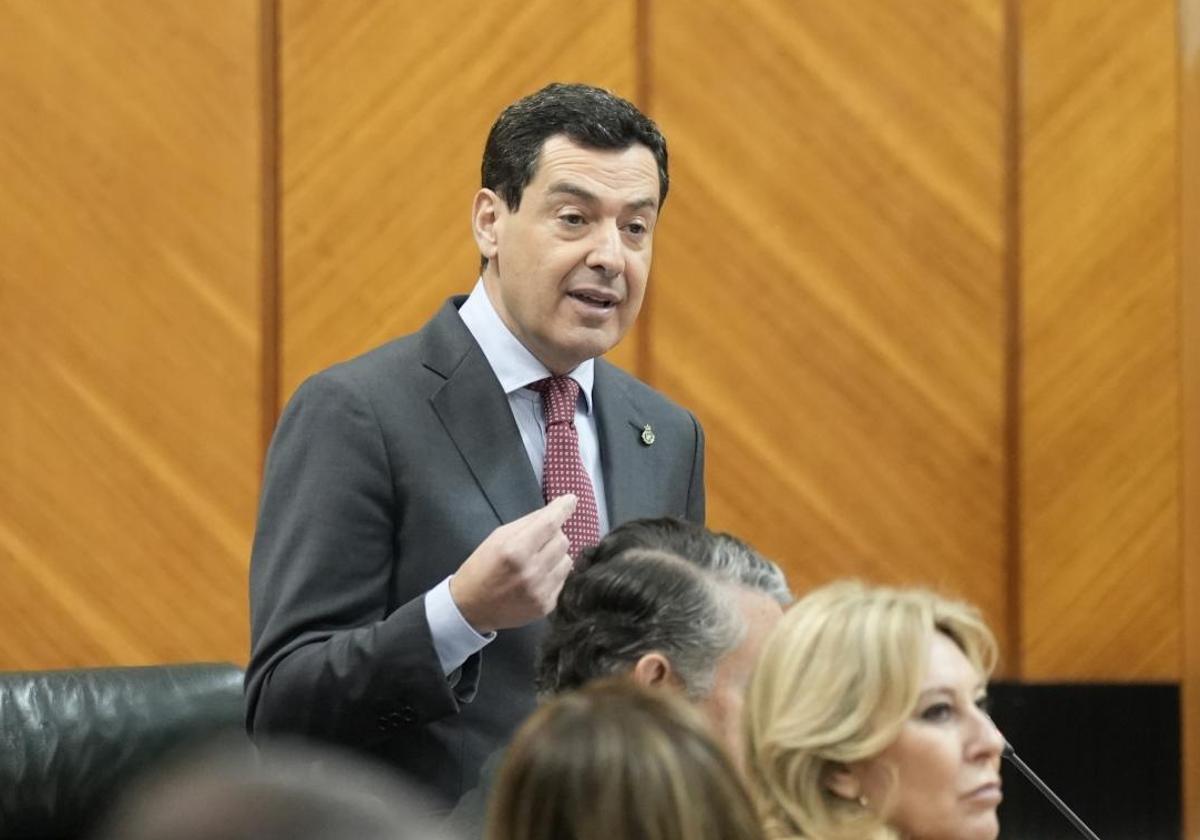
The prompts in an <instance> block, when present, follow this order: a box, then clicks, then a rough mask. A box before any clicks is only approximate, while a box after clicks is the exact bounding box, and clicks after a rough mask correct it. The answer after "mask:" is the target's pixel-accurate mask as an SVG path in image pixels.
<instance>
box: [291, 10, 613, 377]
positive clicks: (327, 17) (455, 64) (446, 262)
mask: <svg viewBox="0 0 1200 840" xmlns="http://www.w3.org/2000/svg"><path fill="white" fill-rule="evenodd" d="M281 11H282V15H281V19H280V28H281V75H280V84H281V88H282V119H281V125H282V137H281V142H282V161H281V167H282V168H281V182H282V237H283V239H282V266H283V277H282V287H281V295H282V306H281V315H282V317H281V332H282V357H281V371H282V385H281V389H280V390H281V395H282V397H283V398H284V399H286V398H287V397H288V396H290V394H291V392H292V391H293V390H295V388H296V386H297V385H298V384H299V383H300V381H301V380H302V379H303V378H304V377H306V376H307V375H309V374H311V373H313V372H314V371H316V370H318V369H320V368H322V367H325V366H326V365H329V364H331V363H333V362H335V361H339V360H342V359H345V358H348V357H350V356H352V355H355V354H357V353H360V352H362V351H363V350H366V349H368V348H370V347H373V346H375V345H378V344H381V343H383V342H384V341H386V340H388V339H391V338H394V337H396V336H398V335H401V334H404V333H407V332H411V331H412V330H414V329H416V328H418V327H419V326H420V325H421V324H423V323H424V322H425V321H426V320H427V319H428V318H429V317H430V316H431V315H432V314H433V312H434V311H435V310H436V309H437V308H438V307H439V306H440V305H441V302H442V301H443V300H444V299H445V298H446V297H447V296H448V295H450V294H453V293H456V292H467V291H470V289H471V287H472V286H473V284H474V282H475V278H476V277H477V276H478V271H479V253H478V251H477V250H476V248H475V243H474V240H473V239H472V238H471V229H470V207H471V199H472V196H473V195H474V193H475V191H476V190H477V189H478V188H479V165H480V158H481V155H482V153H483V145H484V140H485V138H486V136H487V131H488V128H489V127H490V126H491V123H492V121H493V120H494V119H495V118H496V116H497V114H498V113H499V112H500V110H501V109H502V108H503V107H504V106H505V105H507V104H508V103H509V102H511V101H513V100H515V99H517V98H518V97H520V96H522V95H524V94H526V93H530V92H532V91H534V90H536V89H537V88H539V87H541V86H542V85H544V84H546V83H548V82H551V81H583V82H589V83H592V84H597V85H601V86H603V87H607V88H610V89H612V90H615V91H616V92H617V93H620V94H622V95H624V96H626V97H630V98H632V97H633V96H634V93H635V84H636V80H635V54H634V45H635V40H634V11H635V10H634V2H633V0H622V2H613V0H586V2H577V3H571V4H563V3H561V2H558V0H535V2H527V3H523V4H521V5H520V6H519V7H514V6H512V5H511V4H487V3H483V4H481V3H477V2H467V0H451V2H445V3H439V4H425V5H422V6H414V5H413V4H409V3H377V2H371V0H353V2H350V1H349V0H348V1H347V2H338V3H325V2H318V1H317V0H303V1H302V2H289V3H286V4H284V5H283V6H282V8H281ZM634 346H635V342H634V341H631V340H628V339H627V340H626V341H625V342H623V344H622V345H621V347H620V348H618V351H617V352H616V353H615V354H614V356H615V357H616V359H617V360H618V361H620V362H622V363H624V364H626V366H632V365H633V363H634Z"/></svg>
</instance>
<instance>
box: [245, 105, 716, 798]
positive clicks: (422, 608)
mask: <svg viewBox="0 0 1200 840" xmlns="http://www.w3.org/2000/svg"><path fill="white" fill-rule="evenodd" d="M667 185H668V178H667V150H666V143H665V141H664V140H663V137H662V135H661V133H660V132H659V130H658V128H657V126H655V125H654V123H653V122H651V121H650V120H649V119H647V118H646V117H645V116H644V115H643V114H641V113H640V112H638V111H637V109H636V108H634V107H633V106H632V105H630V104H629V103H628V102H626V101H624V100H622V99H619V98H618V97H615V96H613V95H611V94H609V93H606V92H604V91H601V90H598V89H596V88H591V87H587V86H583V85H551V86H549V87H547V88H544V89H543V90H541V91H538V92H537V93H535V94H533V95H531V96H529V97H526V98H525V99H522V100H520V101H519V102H517V103H514V104H513V105H511V106H509V107H508V108H507V109H505V111H504V112H503V113H502V114H501V115H500V117H499V119H497V121H496V123H495V124H494V125H493V126H492V130H491V133H490V134H489V136H488V141H487V145H486V148H485V151H484V160H483V186H482V188H481V189H480V190H479V191H478V192H477V193H476V195H475V200H474V205H473V212H472V227H473V232H474V236H475V240H476V242H477V244H478V246H479V250H480V253H481V255H482V260H483V269H482V274H481V277H480V280H479V282H478V283H477V284H476V286H475V289H474V291H473V292H472V293H471V295H470V296H469V297H466V298H453V299H451V300H450V301H447V303H446V304H445V305H444V306H443V307H442V309H441V310H440V311H439V312H438V313H437V314H436V315H435V316H434V318H433V319H432V320H431V321H430V322H429V323H428V324H426V325H425V327H424V328H422V329H421V330H420V331H419V332H417V333H415V334H413V335H411V336H407V337H405V338H402V339H399V340H397V341H394V342H392V343H390V344H387V345H384V346H383V347H381V348H379V349H376V350H374V351H372V352H369V353H367V354H365V355H364V356H361V357H359V358H357V359H354V360H352V361H349V362H346V363H344V364H341V365H337V366H335V367H333V368H330V369H329V370H326V371H324V372H322V373H320V374H317V375H316V376H314V377H312V378H311V379H309V380H308V381H306V382H305V383H304V384H303V385H302V386H301V387H300V388H299V389H298V390H297V392H296V394H295V395H294V396H293V398H292V400H291V402H290V403H289V404H288V407H287V408H286V410H285V411H284V414H283V416H282V418H281V419H280V421H279V425H278V427H277V429H276V431H275V437H274V440H273V441H272V444H271V449H270V452H269V453H268V457H267V465H266V474H265V476H264V483H263V491H262V499H261V505H260V511H259V521H258V529H257V532H256V534H255V540H254V553H253V558H252V562H251V573H250V596H251V625H252V628H251V629H252V648H253V649H252V653H251V659H250V662H249V665H248V666H247V670H246V720H247V727H248V729H249V730H250V731H251V733H252V734H253V735H254V736H255V737H256V738H261V737H264V736H269V735H273V734H276V733H291V734H301V735H306V736H310V737H316V738H320V739H323V740H328V741H333V742H336V743H341V744H344V745H347V746H351V747H354V748H358V749H362V750H366V751H369V752H373V753H375V754H377V755H379V756H382V757H383V758H385V759H387V760H389V761H390V762H392V764H393V765H394V766H396V767H397V768H398V769H400V770H402V771H403V772H404V773H406V774H407V775H408V776H410V777H411V778H412V779H414V780H415V781H417V782H418V783H420V784H423V785H425V786H427V787H428V788H430V789H431V790H432V791H433V792H434V793H435V794H437V795H439V796H440V797H441V798H442V799H443V800H444V801H445V802H447V803H451V802H453V801H455V800H456V799H457V798H458V797H459V795H460V794H461V793H462V792H463V791H465V790H468V789H470V788H472V787H473V786H474V785H475V783H476V778H477V775H478V769H479V766H480V764H481V762H482V761H483V759H484V758H485V757H486V756H487V755H488V754H489V753H490V752H491V751H492V750H493V749H494V748H495V747H496V746H497V745H499V744H501V743H503V742H504V741H506V740H507V738H508V736H509V735H510V733H511V731H512V729H513V728H514V727H515V726H516V724H517V723H518V722H519V721H520V720H521V719H522V718H523V717H524V716H525V715H527V714H528V713H529V712H530V711H531V709H532V707H533V703H534V689H533V682H534V674H533V658H534V648H535V645H536V643H537V640H538V638H539V636H540V634H541V632H542V624H543V622H542V621H541V619H542V618H543V616H545V615H546V613H547V612H549V610H550V609H551V608H552V607H553V605H554V603H555V599H556V597H557V595H558V592H559V590H560V589H561V587H562V583H563V581H564V580H565V578H566V576H567V574H568V572H569V571H570V570H571V568H572V561H571V555H570V554H569V553H568V552H569V551H570V552H571V553H577V552H578V550H579V549H580V548H582V547H583V546H584V544H585V543H586V542H587V541H588V540H589V534H590V535H591V536H590V539H591V540H594V539H595V538H596V537H598V536H599V535H600V534H603V533H604V532H606V531H607V530H608V528H609V527H610V526H613V525H617V524H619V523H621V522H623V521H625V520H628V519H633V518H636V517H643V516H663V515H667V516H680V517H685V518H688V519H690V520H693V521H696V522H701V521H703V518H704V438H703V434H702V433H701V430H700V426H699V424H698V423H697V422H696V420H695V418H694V417H693V416H692V415H691V414H690V413H689V412H687V411H686V410H684V409H682V408H680V407H679V406H677V405H675V404H673V403H671V402H670V401H669V400H667V399H666V398H665V397H663V396H661V395H660V394H658V393H656V392H655V391H653V390H651V389H650V388H648V387H647V386H646V385H644V384H642V383H641V382H638V381H637V380H636V379H633V378H632V377H630V376H628V375H626V374H624V373H622V372H621V371H619V370H618V369H617V368H615V367H613V366H611V365H609V364H608V363H606V362H604V361H602V360H600V359H598V358H597V357H598V356H600V355H601V354H602V353H604V352H606V351H607V350H609V349H610V348H611V347H612V346H613V345H615V344H616V343H617V341H619V340H620V338H621V337H622V336H623V335H624V334H625V332H626V331H627V330H628V329H629V327H630V326H631V325H632V324H633V322H634V320H635V318H636V317H637V314H638V310H639V309H640V307H641V303H642V298H643V294H644V292H645V285H646V280H647V276H648V273H649V270H650V261H651V254H652V246H653V238H654V229H655V225H656V223H657V221H658V215H659V212H660V211H661V209H662V204H663V201H664V199H665V198H666V194H667ZM552 377H553V381H554V382H555V383H558V384H562V383H564V382H566V380H567V379H568V378H569V380H570V382H566V384H567V385H568V386H569V387H570V389H573V390H572V392H571V393H572V396H571V401H572V402H573V403H574V418H573V422H566V421H565V420H564V419H563V418H562V417H561V416H560V417H558V418H557V419H554V418H553V417H552V418H551V421H550V425H557V427H558V430H557V432H556V434H559V435H561V433H562V431H563V426H564V424H565V425H566V426H568V428H567V432H568V433H569V435H568V438H569V440H570V441H571V446H572V447H573V448H572V450H571V451H572V453H573V454H572V456H571V458H572V459H573V460H572V461H571V464H573V468H571V469H567V470H566V471H565V472H566V473H567V474H568V478H571V477H572V476H573V477H574V479H576V480H577V483H576V484H575V485H574V486H575V488H576V489H573V490H572V491H571V492H569V493H563V494H561V495H560V493H559V491H558V490H556V489H554V488H555V487H561V485H557V484H555V482H557V481H559V480H561V477H562V475H563V474H564V470H563V468H562V460H561V459H562V454H561V452H562V449H561V446H562V443H561V441H562V440H563V438H562V437H559V438H557V439H556V440H557V441H558V442H554V443H548V440H550V439H551V437H552V436H551V435H549V434H548V431H547V429H548V425H547V423H548V421H547V418H546V416H545V415H544V414H543V408H546V410H547V411H549V410H550V408H549V403H547V405H546V406H543V397H542V393H543V391H542V390H537V389H534V388H531V387H530V386H531V385H537V386H539V387H541V386H544V385H545V383H547V382H550V381H551V378H552ZM560 407H561V406H560ZM565 410H566V411H567V412H568V415H569V411H570V405H569V404H567V405H566V409H565ZM569 419H570V418H569V416H568V417H567V418H566V420H569ZM551 456H553V457H551ZM543 459H545V460H546V464H547V465H549V466H548V467H547V466H544V464H543ZM555 459H558V460H557V462H555ZM543 505H544V506H543ZM577 507H578V510H577Z"/></svg>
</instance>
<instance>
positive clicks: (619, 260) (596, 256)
mask: <svg viewBox="0 0 1200 840" xmlns="http://www.w3.org/2000/svg"><path fill="white" fill-rule="evenodd" d="M591 245H592V247H591V250H590V251H589V252H588V256H587V265H588V267H589V268H594V269H596V270H597V271H603V272H604V276H605V277H606V278H611V277H616V276H617V275H619V274H621V273H622V272H623V271H624V270H625V249H624V247H622V244H621V230H620V228H618V227H617V226H616V224H604V225H598V226H597V230H596V232H595V234H593V236H592V242H591Z"/></svg>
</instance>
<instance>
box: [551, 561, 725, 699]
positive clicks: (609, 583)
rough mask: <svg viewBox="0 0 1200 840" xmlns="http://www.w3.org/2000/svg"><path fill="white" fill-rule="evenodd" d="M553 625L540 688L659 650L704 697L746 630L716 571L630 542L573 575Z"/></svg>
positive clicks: (581, 681) (568, 685) (573, 684)
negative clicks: (721, 660)
mask: <svg viewBox="0 0 1200 840" xmlns="http://www.w3.org/2000/svg"><path fill="white" fill-rule="evenodd" d="M548 624H549V626H548V627H547V630H546V635H545V637H544V638H543V640H542V644H541V647H540V650H539V653H538V661H537V673H536V685H537V689H538V692H539V693H542V694H557V693H560V692H562V691H566V690H568V689H572V688H579V687H580V686H583V685H585V684H586V683H588V682H591V681H592V680H593V679H596V678H597V677H603V676H609V675H611V674H619V673H624V672H625V671H628V670H629V669H630V668H632V667H633V665H634V664H635V663H636V662H637V661H638V659H640V658H641V657H642V656H644V655H646V654H647V653H651V652H655V651H657V652H659V653H661V654H663V655H664V656H666V657H667V659H668V660H669V661H670V662H671V667H672V668H673V669H674V670H675V672H676V673H677V674H678V675H679V677H680V679H681V680H682V681H683V683H684V686H685V688H686V691H687V693H688V694H689V695H690V696H693V697H702V696H704V695H705V694H707V693H708V691H709V690H710V689H711V687H712V678H713V669H714V668H715V666H716V663H717V660H718V659H719V658H720V657H721V656H723V655H724V654H725V653H727V652H728V651H729V650H731V649H732V648H733V647H734V646H735V645H736V644H737V642H738V641H739V640H740V638H741V635H742V632H743V630H744V627H743V625H742V622H741V619H740V617H739V616H738V614H737V613H736V611H735V610H734V608H733V607H732V604H731V603H730V601H729V599H727V598H724V597H722V593H721V592H720V591H719V586H718V583H717V582H716V581H715V580H714V579H713V578H711V577H710V576H708V575H706V574H705V573H704V572H702V571H701V570H700V569H698V568H697V567H696V566H694V565H693V564H691V563H689V562H688V561H687V560H685V559H683V558H682V557H679V556H677V555H675V554H672V553H670V552H667V551H662V550H658V549H648V548H631V549H629V550H628V551H625V552H624V553H622V554H620V555H618V556H617V557H613V558H612V559H610V560H608V561H606V562H602V563H597V564H596V565H593V566H591V567H590V568H588V569H586V570H585V571H582V572H579V573H577V574H574V575H572V576H571V577H570V578H568V579H567V582H566V584H564V585H563V588H562V592H560V593H559V596H558V604H557V606H556V607H555V609H554V612H552V613H551V614H550V617H549V619H548Z"/></svg>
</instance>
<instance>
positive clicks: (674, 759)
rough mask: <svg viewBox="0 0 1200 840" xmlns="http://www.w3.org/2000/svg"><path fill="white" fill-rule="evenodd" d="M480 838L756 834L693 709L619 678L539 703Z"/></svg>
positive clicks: (670, 839) (747, 805) (724, 839)
mask: <svg viewBox="0 0 1200 840" xmlns="http://www.w3.org/2000/svg"><path fill="white" fill-rule="evenodd" d="M486 836H487V840H629V839H630V838H637V840H765V838H764V835H763V833H762V828H761V825H760V823H759V821H758V815H757V813H756V812H755V808H754V804H753V802H752V801H751V799H750V796H749V794H748V793H747V792H746V790H745V788H744V787H743V785H742V782H741V779H740V777H739V776H738V773H737V771H736V770H735V769H734V767H733V765H732V763H731V762H730V760H729V759H728V757H727V756H726V754H725V753H724V752H723V751H722V749H721V748H720V747H719V746H718V745H717V743H716V742H715V741H714V740H713V737H712V735H711V734H710V730H709V728H708V727H707V726H706V724H705V723H704V721H703V719H702V718H701V717H700V716H699V713H698V712H697V711H696V710H695V709H694V708H693V707H692V706H691V705H689V704H688V703H687V702H686V701H685V700H683V699H682V698H680V697H679V696H678V695H676V694H674V693H672V692H670V691H666V690H664V689H646V688H642V687H639V686H638V685H636V684H635V683H634V682H633V681H632V680H629V679H627V678H621V677H617V678H610V679H603V680H599V681H597V682H593V683H590V684H589V685H587V686H585V687H584V688H582V689H579V690H578V691H573V692H568V693H566V694H563V695H560V696H558V697H556V698H554V699H553V700H551V701H549V702H547V703H546V704H545V705H543V706H542V707H541V708H539V709H538V710H537V711H536V712H535V713H534V714H533V716H532V717H531V718H530V719H529V720H528V721H527V722H526V723H525V725H524V726H522V727H521V729H520V730H518V732H517V735H516V738H515V739H514V740H513V742H512V744H511V745H510V747H509V749H508V752H507V754H506V756H505V760H504V765H503V766H502V768H501V770H500V777H499V781H498V783H497V786H496V788H495V790H494V791H493V794H492V799H491V805H490V809H489V811H488V828H487V834H486Z"/></svg>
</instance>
